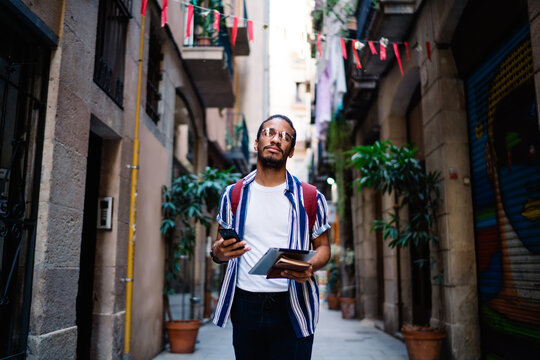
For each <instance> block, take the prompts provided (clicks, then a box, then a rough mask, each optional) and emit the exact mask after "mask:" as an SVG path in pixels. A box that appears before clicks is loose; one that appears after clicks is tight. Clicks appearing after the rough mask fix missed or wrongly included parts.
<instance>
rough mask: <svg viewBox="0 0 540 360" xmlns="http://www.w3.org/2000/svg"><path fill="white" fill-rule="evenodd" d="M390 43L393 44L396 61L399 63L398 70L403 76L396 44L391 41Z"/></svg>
mask: <svg viewBox="0 0 540 360" xmlns="http://www.w3.org/2000/svg"><path fill="white" fill-rule="evenodd" d="M392 45H393V46H394V54H396V59H397V63H398V65H399V71H401V76H403V67H402V66H401V57H400V56H399V49H398V44H397V43H393V44H392Z"/></svg>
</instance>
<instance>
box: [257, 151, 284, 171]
mask: <svg viewBox="0 0 540 360" xmlns="http://www.w3.org/2000/svg"><path fill="white" fill-rule="evenodd" d="M289 152H290V151H289ZM281 154H282V157H281V158H280V159H274V158H273V157H272V156H263V154H262V151H258V152H257V158H258V159H259V160H260V161H261V164H262V166H263V167H264V168H268V169H276V170H278V169H282V168H284V167H285V163H286V162H287V157H288V156H289V153H287V154H286V153H285V151H283V149H281Z"/></svg>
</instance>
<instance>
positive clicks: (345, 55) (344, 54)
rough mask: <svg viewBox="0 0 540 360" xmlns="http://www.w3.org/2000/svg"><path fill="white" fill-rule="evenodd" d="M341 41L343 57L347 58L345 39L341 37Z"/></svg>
mask: <svg viewBox="0 0 540 360" xmlns="http://www.w3.org/2000/svg"><path fill="white" fill-rule="evenodd" d="M339 42H340V43H341V53H342V54H343V58H344V59H345V60H347V49H346V48H345V40H344V39H343V38H341V37H340V38H339Z"/></svg>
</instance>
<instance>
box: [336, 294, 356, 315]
mask: <svg viewBox="0 0 540 360" xmlns="http://www.w3.org/2000/svg"><path fill="white" fill-rule="evenodd" d="M339 305H340V306H341V317H342V318H343V319H354V314H355V306H356V298H348V297H340V298H339Z"/></svg>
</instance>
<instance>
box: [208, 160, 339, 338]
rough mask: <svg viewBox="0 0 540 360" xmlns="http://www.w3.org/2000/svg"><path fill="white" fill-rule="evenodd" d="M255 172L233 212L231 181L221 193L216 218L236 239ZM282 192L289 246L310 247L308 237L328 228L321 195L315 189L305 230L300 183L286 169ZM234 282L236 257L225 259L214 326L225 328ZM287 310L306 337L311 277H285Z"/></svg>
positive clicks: (315, 294) (314, 295) (314, 312)
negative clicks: (298, 279)
mask: <svg viewBox="0 0 540 360" xmlns="http://www.w3.org/2000/svg"><path fill="white" fill-rule="evenodd" d="M256 173H257V170H255V171H253V172H251V173H250V174H248V175H247V176H246V177H245V178H244V184H243V185H244V186H243V188H242V191H241V193H240V201H239V203H238V207H237V209H236V212H235V214H234V215H233V212H232V208H231V195H232V189H233V187H234V184H233V185H229V186H228V187H227V189H225V191H224V192H223V195H221V200H220V204H219V213H218V215H217V221H218V223H219V224H220V225H221V226H222V227H224V228H226V229H230V228H232V229H235V230H236V232H237V233H238V235H239V236H240V238H242V237H243V235H244V225H245V221H246V211H247V204H248V196H249V190H250V185H251V183H252V182H253V180H254V179H255V174H256ZM284 195H285V196H286V197H287V198H288V199H289V201H290V202H291V204H292V211H291V212H290V214H291V218H290V219H289V221H290V224H291V226H290V229H291V232H290V235H289V248H291V249H299V250H309V249H310V248H311V239H315V238H316V237H318V236H319V235H321V234H322V233H324V232H325V231H327V230H328V229H329V228H330V224H328V218H327V214H328V208H327V204H326V199H325V197H324V195H323V194H321V193H320V192H319V191H317V218H316V221H315V224H314V225H313V229H308V227H309V221H308V215H307V213H306V210H305V208H304V199H303V192H302V183H301V181H300V180H298V179H297V178H296V177H294V176H292V175H291V174H290V173H289V172H288V171H287V182H286V185H285V192H284ZM237 281H238V258H236V259H232V260H229V262H228V264H227V271H226V273H225V278H224V279H223V284H222V285H221V292H220V294H219V300H218V303H217V307H216V312H215V314H214V320H213V322H214V324H216V325H218V326H221V327H225V325H226V323H227V319H228V317H229V314H230V312H231V306H232V302H233V299H234V291H235V289H236V282H237ZM288 311H289V315H290V318H291V322H292V324H293V328H294V330H295V332H296V336H297V337H299V338H301V337H306V336H309V335H312V334H313V333H314V332H315V326H316V325H317V322H318V320H319V288H318V286H317V281H316V280H315V277H312V278H311V279H309V280H308V281H306V282H305V283H299V282H296V281H294V280H289V303H288Z"/></svg>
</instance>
